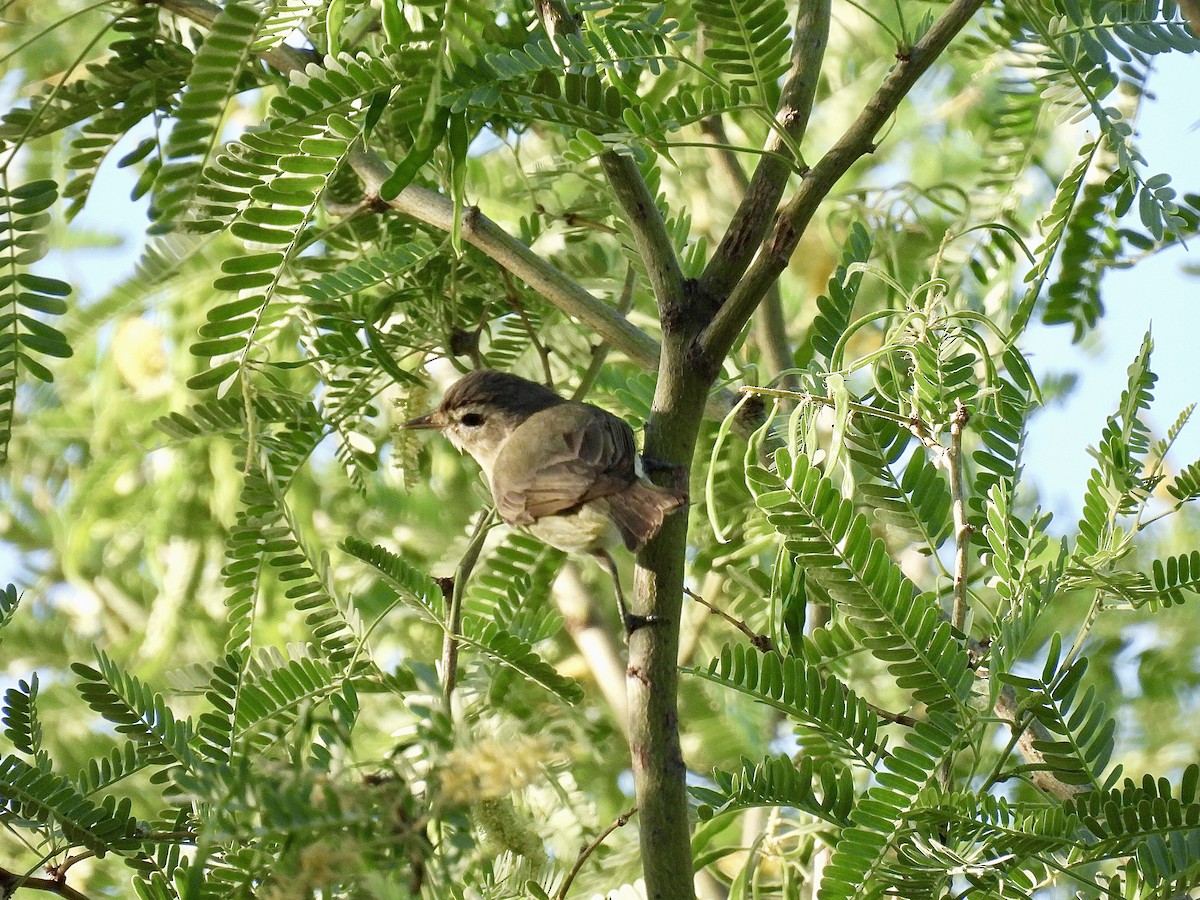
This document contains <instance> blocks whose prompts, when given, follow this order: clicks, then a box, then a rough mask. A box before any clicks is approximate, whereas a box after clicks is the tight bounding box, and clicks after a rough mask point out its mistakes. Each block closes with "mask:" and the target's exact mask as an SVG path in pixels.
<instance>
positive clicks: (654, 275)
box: [534, 0, 684, 309]
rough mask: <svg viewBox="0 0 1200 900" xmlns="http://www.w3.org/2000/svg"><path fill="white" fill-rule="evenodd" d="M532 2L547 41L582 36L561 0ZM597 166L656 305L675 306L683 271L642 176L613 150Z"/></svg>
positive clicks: (679, 294) (629, 160)
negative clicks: (621, 216)
mask: <svg viewBox="0 0 1200 900" xmlns="http://www.w3.org/2000/svg"><path fill="white" fill-rule="evenodd" d="M534 6H535V7H536V8H537V14H538V18H539V19H540V20H541V23H542V28H543V29H545V31H546V36H547V37H549V38H550V43H552V44H554V43H555V38H556V37H557V36H558V35H560V34H570V35H572V36H573V37H577V38H578V37H582V32H581V31H580V28H579V21H578V19H576V18H575V17H574V16H572V15H571V13H570V11H569V10H568V9H567V6H566V4H565V3H563V2H561V0H536V2H535V3H534ZM556 46H557V45H556ZM560 52H561V50H560ZM565 59H566V57H565V55H564V60H565ZM600 166H601V168H602V169H604V174H605V177H607V178H608V183H609V185H610V186H611V187H612V190H613V194H614V195H615V196H616V198H617V202H618V203H619V204H620V205H621V209H623V210H624V211H625V221H626V222H627V223H628V225H629V230H630V231H631V232H632V233H633V241H634V243H635V244H636V245H637V250H638V254H639V255H640V256H641V257H642V260H643V261H644V262H645V264H646V273H647V274H648V275H649V276H650V286H651V287H652V288H653V289H654V296H655V297H657V298H658V303H659V308H660V309H663V308H667V309H670V308H673V307H675V306H678V305H679V304H681V303H682V301H683V296H684V294H683V272H682V271H680V268H679V260H678V259H676V257H675V245H674V244H673V243H671V236H670V235H669V234H668V233H667V226H666V223H665V222H663V218H662V213H661V212H659V209H658V204H656V203H655V202H654V195H653V194H651V193H650V188H649V186H648V185H647V184H646V179H644V178H643V177H642V173H641V172H640V171H639V170H638V167H637V164H636V163H634V161H633V160H632V159H631V158H630V157H628V156H625V155H624V154H622V153H618V152H616V151H615V150H609V151H608V152H607V153H604V154H602V155H601V156H600Z"/></svg>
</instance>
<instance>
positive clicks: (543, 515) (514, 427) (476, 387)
mask: <svg viewBox="0 0 1200 900" xmlns="http://www.w3.org/2000/svg"><path fill="white" fill-rule="evenodd" d="M404 427H405V428H438V429H441V431H442V432H443V433H444V434H445V435H446V437H448V438H449V439H450V442H451V443H452V444H454V446H455V447H457V448H458V449H459V450H460V451H463V450H465V451H466V452H467V453H470V454H471V456H473V457H474V458H475V461H476V462H477V463H479V465H480V467H481V468H482V469H483V472H484V475H486V476H487V480H488V484H489V485H490V487H491V489H492V500H493V501H494V502H495V504H496V510H497V512H499V513H500V518H502V519H503V520H504V521H505V522H506V523H507V524H509V525H512V526H515V527H518V528H523V529H525V530H526V531H528V532H529V533H530V534H532V535H533V536H534V537H536V538H538V539H539V540H541V541H543V542H545V543H547V544H549V545H550V546H551V547H556V548H558V549H559V550H565V551H567V552H568V553H590V554H591V555H592V556H593V557H595V558H596V560H597V562H599V563H600V565H601V566H602V567H603V568H604V569H605V570H606V571H607V572H608V573H609V574H610V575H611V576H612V579H613V585H614V586H615V589H616V595H617V606H618V608H619V610H620V613H621V621H622V624H624V626H625V631H626V633H627V634H631V633H632V632H634V631H635V630H637V629H638V628H640V627H642V626H643V625H646V624H649V623H650V621H652V620H650V619H648V618H647V617H646V616H637V615H632V614H630V612H629V610H628V608H627V607H626V605H625V597H624V595H623V594H622V592H621V583H620V580H619V579H618V577H617V567H616V563H615V562H614V561H613V558H612V556H611V555H610V554H609V550H610V548H612V547H615V546H616V545H617V544H618V543H620V542H623V543H624V544H625V546H626V547H628V548H629V549H630V550H633V551H635V552H636V551H637V550H639V549H640V548H641V547H642V545H643V544H645V543H646V542H647V541H649V540H650V539H651V538H653V537H654V536H655V535H656V534H658V531H659V529H660V528H662V523H663V519H664V517H666V516H667V515H668V514H669V513H671V512H673V511H675V510H677V509H679V508H680V507H681V506H683V505H684V504H685V503H687V494H685V493H684V492H682V491H676V490H668V489H667V488H662V487H659V486H658V485H656V484H652V483H651V482H650V481H648V480H647V479H646V478H645V475H644V474H643V472H642V466H641V460H640V458H639V457H638V452H637V447H636V446H635V445H634V439H633V429H631V428H630V427H629V425H627V424H626V423H625V421H624V420H622V419H619V418H617V417H616V416H614V415H613V414H612V413H610V412H606V411H605V410H603V409H600V408H599V407H598V406H592V405H591V404H590V403H576V402H574V401H571V400H564V399H563V398H562V397H560V396H558V394H556V393H554V391H552V390H550V389H549V388H547V387H543V386H542V385H540V384H536V383H535V382H532V381H526V380H525V379H524V378H519V377H518V376H516V375H509V374H507V373H505V372H493V371H490V370H488V369H480V370H478V371H475V372H471V373H469V374H467V375H464V376H463V377H462V378H460V379H459V380H458V381H457V382H455V383H454V385H452V386H451V387H450V389H449V390H448V391H446V395H445V396H444V397H443V398H442V403H441V405H440V406H439V407H438V408H437V409H435V410H434V411H433V412H431V413H430V414H429V415H427V416H421V417H420V418H418V419H413V420H412V421H410V422H406V423H405V426H404Z"/></svg>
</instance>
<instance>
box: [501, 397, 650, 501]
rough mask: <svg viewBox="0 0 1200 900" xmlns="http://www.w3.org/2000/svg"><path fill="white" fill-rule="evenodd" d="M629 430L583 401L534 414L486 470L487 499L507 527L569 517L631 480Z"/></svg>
mask: <svg viewBox="0 0 1200 900" xmlns="http://www.w3.org/2000/svg"><path fill="white" fill-rule="evenodd" d="M636 456H637V448H636V446H635V445H634V440H633V429H631V428H630V427H629V426H628V425H627V424H626V423H625V422H624V421H623V420H621V419H619V418H617V417H616V416H614V415H612V414H611V413H608V412H605V411H604V410H602V409H600V408H598V407H595V406H591V405H589V404H586V403H563V404H559V405H557V406H553V407H550V408H549V409H544V410H542V411H541V412H538V413H534V414H533V415H532V416H530V417H529V418H528V419H526V420H525V421H524V422H522V423H521V424H520V425H519V426H518V427H517V428H516V429H515V430H514V431H513V433H512V435H511V436H510V437H509V439H508V440H507V441H505V442H504V446H503V447H502V448H501V449H500V453H499V454H498V455H497V457H496V462H495V464H494V465H493V467H492V498H493V499H494V500H495V502H496V509H497V511H498V512H499V513H500V517H501V518H502V519H504V521H505V522H507V523H508V524H509V525H530V524H532V523H533V522H535V521H537V520H538V519H540V518H542V517H543V516H553V515H561V514H565V513H569V512H572V511H574V510H575V509H577V508H578V507H579V506H581V505H582V504H584V503H587V502H588V501H589V500H595V499H596V498H598V497H606V496H608V495H609V494H615V493H617V492H618V491H623V490H625V488H627V487H629V485H631V484H633V483H634V481H636V480H637V473H636V470H635V468H634V460H635V459H636Z"/></svg>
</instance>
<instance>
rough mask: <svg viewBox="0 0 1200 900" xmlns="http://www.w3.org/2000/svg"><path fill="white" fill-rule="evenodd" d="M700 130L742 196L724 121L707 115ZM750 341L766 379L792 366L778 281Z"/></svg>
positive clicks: (743, 186)
mask: <svg viewBox="0 0 1200 900" xmlns="http://www.w3.org/2000/svg"><path fill="white" fill-rule="evenodd" d="M700 130H701V131H702V132H703V133H704V134H705V135H707V136H709V137H711V138H712V139H713V141H714V142H715V143H714V144H713V146H712V154H713V156H714V158H715V159H716V161H717V169H718V170H720V171H721V172H723V173H724V174H725V180H726V181H728V182H729V184H730V186H731V187H732V188H733V190H734V191H736V196H737V197H739V198H745V196H746V192H747V191H748V190H749V189H750V179H749V178H747V177H746V173H745V172H744V171H743V170H742V166H741V163H739V162H738V158H737V154H736V153H734V152H733V151H732V150H731V149H729V146H730V145H729V138H728V136H727V135H726V134H725V123H724V122H723V121H722V120H721V119H720V117H719V116H710V117H709V118H707V119H702V120H701V121H700ZM727 236H728V235H727ZM754 340H755V343H757V344H758V350H759V352H760V353H761V354H762V355H763V360H764V362H765V363H766V369H767V375H768V376H769V377H770V378H772V379H773V378H775V377H776V376H777V375H779V373H780V372H784V371H786V370H788V369H790V368H792V365H793V360H792V348H791V345H790V344H789V343H788V337H787V320H786V319H785V318H784V316H783V298H782V297H781V296H780V293H779V282H778V281H776V282H775V283H774V284H772V285H771V287H770V288H768V289H767V294H766V296H765V297H764V298H763V301H762V303H760V304H759V307H758V309H757V310H755V312H754ZM793 381H794V380H793V379H788V381H787V382H786V383H785V385H784V386H785V387H792V386H793V384H792V382H793Z"/></svg>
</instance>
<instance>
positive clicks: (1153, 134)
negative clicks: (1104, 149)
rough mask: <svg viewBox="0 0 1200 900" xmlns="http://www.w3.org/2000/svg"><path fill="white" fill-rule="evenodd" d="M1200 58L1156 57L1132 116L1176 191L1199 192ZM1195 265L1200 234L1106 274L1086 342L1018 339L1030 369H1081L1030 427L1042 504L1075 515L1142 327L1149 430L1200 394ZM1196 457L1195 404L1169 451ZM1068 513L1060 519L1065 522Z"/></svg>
mask: <svg viewBox="0 0 1200 900" xmlns="http://www.w3.org/2000/svg"><path fill="white" fill-rule="evenodd" d="M1197 85H1200V59H1197V58H1196V57H1195V56H1184V55H1182V54H1169V55H1167V56H1164V57H1160V60H1159V68H1158V70H1157V71H1156V73H1155V75H1154V77H1153V80H1152V81H1151V90H1152V92H1153V93H1154V95H1155V96H1154V97H1153V98H1152V99H1150V100H1148V101H1146V102H1145V103H1144V104H1143V106H1142V109H1141V113H1140V115H1139V118H1138V130H1139V132H1140V136H1139V147H1140V148H1141V150H1142V153H1143V155H1144V156H1145V157H1146V160H1147V163H1148V167H1147V172H1146V174H1147V175H1152V174H1155V173H1158V172H1169V173H1170V174H1171V175H1172V176H1173V179H1174V180H1173V182H1172V184H1173V185H1174V187H1175V188H1176V190H1177V191H1178V192H1179V193H1180V194H1184V193H1189V192H1190V193H1200V169H1198V167H1197V162H1198V161H1200V105H1198V104H1197V103H1196V86H1197ZM1188 263H1190V264H1191V265H1193V266H1195V265H1197V264H1200V240H1193V241H1190V242H1189V243H1188V246H1187V247H1186V248H1184V247H1176V248H1174V249H1172V250H1168V251H1165V252H1163V253H1160V254H1158V255H1156V256H1154V257H1151V258H1149V259H1145V260H1143V261H1142V262H1141V263H1139V264H1138V265H1137V266H1135V267H1134V268H1132V269H1117V270H1114V271H1113V272H1111V273H1110V274H1109V275H1108V276H1107V277H1106V278H1105V280H1104V285H1103V292H1102V295H1103V297H1104V305H1105V316H1104V319H1103V321H1102V325H1101V327H1100V328H1099V329H1098V331H1097V332H1096V334H1095V335H1094V336H1093V337H1092V338H1091V339H1089V340H1087V341H1085V342H1084V344H1083V346H1073V345H1072V344H1071V328H1070V326H1057V327H1054V328H1048V327H1046V326H1044V325H1037V326H1035V327H1033V328H1031V329H1030V331H1029V332H1028V333H1027V335H1026V337H1025V339H1024V340H1023V341H1022V342H1021V347H1022V349H1023V350H1025V352H1026V353H1027V354H1029V355H1030V363H1031V365H1032V367H1033V370H1034V372H1035V373H1036V374H1037V375H1038V376H1039V377H1042V376H1044V375H1046V374H1048V373H1054V372H1060V373H1061V372H1072V371H1074V372H1078V373H1079V383H1078V384H1077V386H1076V388H1075V390H1074V391H1072V392H1071V394H1070V395H1069V396H1068V397H1067V398H1066V399H1065V401H1064V402H1062V403H1060V404H1056V405H1054V406H1052V407H1050V408H1048V409H1045V410H1042V411H1041V412H1039V413H1038V414H1037V416H1036V418H1035V419H1034V421H1033V424H1032V426H1031V428H1030V434H1029V441H1028V453H1027V457H1026V459H1027V469H1026V471H1027V473H1028V474H1029V475H1030V476H1032V477H1033V479H1034V480H1035V482H1036V483H1037V484H1038V486H1039V489H1040V491H1041V494H1042V502H1043V504H1044V505H1045V506H1046V507H1047V508H1049V509H1051V510H1053V511H1054V512H1055V513H1056V515H1058V516H1059V517H1060V518H1061V517H1064V516H1065V517H1069V519H1070V520H1071V521H1073V520H1074V519H1075V518H1076V517H1077V516H1078V514H1079V510H1080V508H1081V498H1082V496H1083V489H1084V485H1085V483H1086V481H1087V474H1088V472H1089V471H1090V470H1091V467H1092V459H1091V457H1090V456H1088V454H1087V446H1088V445H1089V444H1095V443H1097V441H1098V439H1099V436H1100V429H1101V428H1102V427H1103V425H1104V420H1105V418H1106V417H1107V416H1108V415H1109V414H1110V413H1111V412H1112V411H1113V410H1114V409H1115V408H1116V404H1117V401H1118V399H1119V397H1120V394H1121V391H1122V389H1123V388H1124V386H1125V384H1126V369H1127V368H1128V366H1129V363H1130V362H1131V361H1132V360H1133V358H1134V355H1135V354H1136V353H1137V351H1138V347H1140V346H1141V342H1142V338H1143V336H1144V335H1145V333H1146V329H1147V328H1149V329H1151V331H1152V333H1153V336H1154V356H1153V357H1152V364H1151V368H1152V369H1153V370H1154V371H1155V373H1156V374H1157V375H1158V377H1159V380H1158V385H1157V387H1156V390H1155V403H1154V406H1153V408H1152V409H1151V411H1150V414H1149V416H1148V418H1149V420H1150V423H1151V425H1152V428H1153V429H1154V432H1155V437H1156V438H1157V437H1160V436H1162V435H1163V434H1165V432H1166V429H1167V428H1168V427H1169V426H1170V425H1171V423H1172V422H1174V421H1175V417H1176V416H1177V415H1178V414H1179V412H1180V411H1181V410H1182V409H1183V407H1185V406H1186V405H1187V404H1189V403H1197V402H1200V346H1198V342H1200V278H1197V277H1196V276H1188V275H1186V274H1184V273H1183V271H1182V270H1183V267H1184V265H1186V264H1188ZM1197 458H1200V410H1197V412H1196V414H1195V416H1194V417H1193V420H1192V422H1191V424H1190V425H1189V426H1188V427H1187V428H1186V429H1185V430H1184V432H1183V434H1182V436H1181V438H1180V440H1179V441H1178V443H1177V444H1176V445H1175V450H1174V451H1173V452H1172V454H1171V455H1170V456H1169V457H1168V460H1169V461H1172V462H1173V468H1174V469H1179V468H1182V467H1184V466H1186V465H1188V464H1189V463H1191V462H1193V461H1194V460H1196V459H1197ZM1067 525H1068V522H1067V521H1060V522H1059V523H1058V527H1059V528H1060V529H1061V528H1064V527H1066V526H1067Z"/></svg>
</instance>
